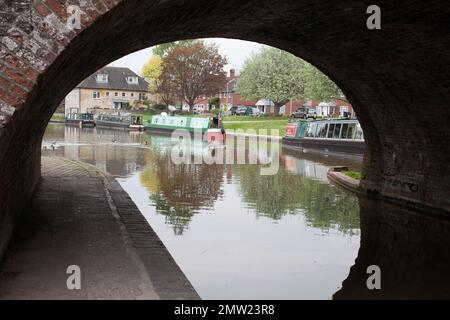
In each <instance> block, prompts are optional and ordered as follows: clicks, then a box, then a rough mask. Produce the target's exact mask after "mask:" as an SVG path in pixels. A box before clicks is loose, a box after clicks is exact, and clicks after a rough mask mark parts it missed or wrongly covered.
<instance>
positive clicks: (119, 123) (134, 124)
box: [95, 112, 145, 131]
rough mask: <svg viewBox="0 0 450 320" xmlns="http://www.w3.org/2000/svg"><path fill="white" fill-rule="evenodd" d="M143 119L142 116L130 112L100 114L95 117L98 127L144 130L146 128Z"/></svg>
mask: <svg viewBox="0 0 450 320" xmlns="http://www.w3.org/2000/svg"><path fill="white" fill-rule="evenodd" d="M142 119H143V118H142V116H137V115H132V114H130V113H122V114H121V113H120V112H119V113H116V114H99V115H98V116H97V117H96V118H95V124H96V125H97V126H98V127H106V128H113V129H114V128H119V129H125V130H133V131H142V130H144V129H145V127H144V125H143V120H142Z"/></svg>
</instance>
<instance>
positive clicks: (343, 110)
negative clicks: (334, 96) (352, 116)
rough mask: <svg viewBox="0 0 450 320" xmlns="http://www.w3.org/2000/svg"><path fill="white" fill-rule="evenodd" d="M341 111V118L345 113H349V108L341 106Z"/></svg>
mask: <svg viewBox="0 0 450 320" xmlns="http://www.w3.org/2000/svg"><path fill="white" fill-rule="evenodd" d="M340 109H341V110H340V113H341V116H343V115H344V112H348V106H341V107H340Z"/></svg>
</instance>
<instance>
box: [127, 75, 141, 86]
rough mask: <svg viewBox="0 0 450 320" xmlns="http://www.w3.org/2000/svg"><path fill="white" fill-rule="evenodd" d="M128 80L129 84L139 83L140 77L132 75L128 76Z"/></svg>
mask: <svg viewBox="0 0 450 320" xmlns="http://www.w3.org/2000/svg"><path fill="white" fill-rule="evenodd" d="M127 82H128V84H139V79H138V77H135V76H130V77H127Z"/></svg>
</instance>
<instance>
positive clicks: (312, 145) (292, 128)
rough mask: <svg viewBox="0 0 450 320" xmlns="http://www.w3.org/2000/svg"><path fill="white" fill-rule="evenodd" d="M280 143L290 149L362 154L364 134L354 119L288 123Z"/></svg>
mask: <svg viewBox="0 0 450 320" xmlns="http://www.w3.org/2000/svg"><path fill="white" fill-rule="evenodd" d="M282 143H283V147H285V148H290V149H301V150H305V151H308V150H317V151H320V152H324V153H346V154H355V155H362V154H364V134H363V131H362V128H361V125H360V124H359V122H358V120H356V119H352V120H348V119H345V120H344V119H342V120H340V119H335V120H298V121H290V122H289V123H288V125H287V126H286V134H285V136H284V137H283V140H282Z"/></svg>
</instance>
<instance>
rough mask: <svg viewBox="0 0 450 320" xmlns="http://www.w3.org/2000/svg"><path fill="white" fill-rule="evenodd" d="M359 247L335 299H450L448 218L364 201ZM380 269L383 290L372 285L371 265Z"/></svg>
mask: <svg viewBox="0 0 450 320" xmlns="http://www.w3.org/2000/svg"><path fill="white" fill-rule="evenodd" d="M360 206H361V208H360V209H361V210H360V215H361V246H360V249H359V252H358V258H357V259H356V262H355V265H354V266H352V268H351V270H350V274H349V276H348V277H347V279H346V280H345V281H344V282H343V286H342V288H341V289H340V290H338V291H337V292H336V293H335V294H334V296H333V298H334V299H450V272H449V270H450V245H449V243H450V221H449V219H448V217H432V216H429V215H427V214H423V213H418V212H413V211H411V210H406V209H402V208H399V207H398V206H396V205H392V204H388V203H384V202H375V201H372V200H368V199H361V200H360ZM370 265H377V266H379V267H380V270H381V290H368V289H367V285H366V281H367V278H368V276H369V275H368V274H367V267H368V266H370Z"/></svg>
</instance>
